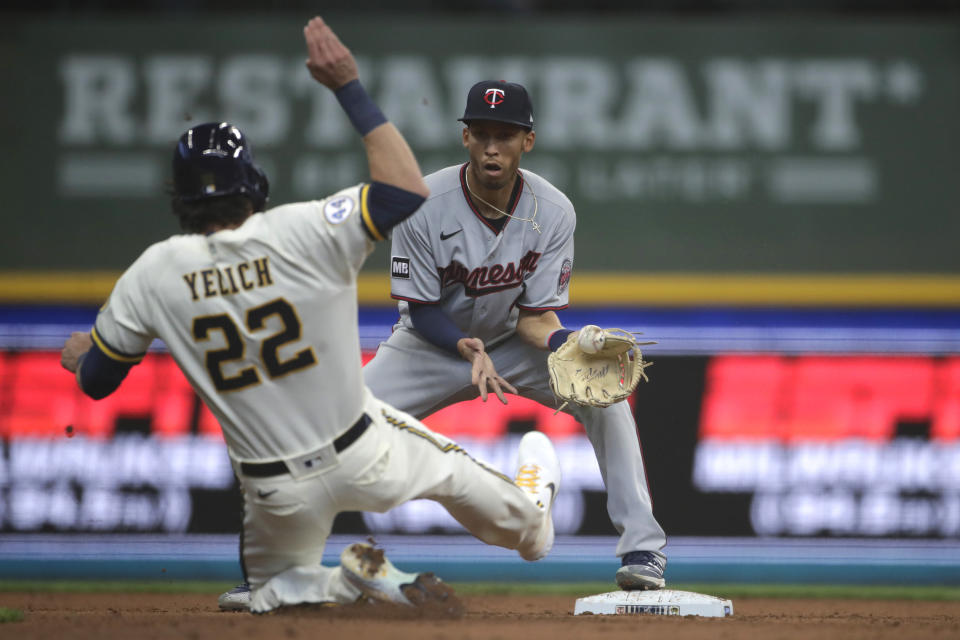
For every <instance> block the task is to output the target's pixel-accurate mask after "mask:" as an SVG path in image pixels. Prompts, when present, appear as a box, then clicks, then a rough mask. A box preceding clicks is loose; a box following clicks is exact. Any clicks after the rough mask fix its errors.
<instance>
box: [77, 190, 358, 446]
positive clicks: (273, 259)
mask: <svg viewBox="0 0 960 640" xmlns="http://www.w3.org/2000/svg"><path fill="white" fill-rule="evenodd" d="M366 188H367V187H366V186H364V185H358V186H355V187H350V188H348V189H344V190H343V191H340V192H339V193H337V194H335V195H333V196H331V197H329V198H327V199H325V200H322V201H311V202H300V203H295V204H289V205H284V206H281V207H277V208H274V209H271V210H269V211H267V212H265V213H258V214H254V215H253V216H251V217H250V218H249V219H247V220H246V221H245V222H244V223H243V225H242V226H240V227H238V228H236V229H228V230H223V231H218V232H216V233H212V234H209V235H200V234H192V235H177V236H173V237H171V238H169V239H167V240H165V241H163V242H158V243H157V244H154V245H153V246H151V247H149V248H148V249H147V250H146V251H144V253H143V254H142V255H141V256H140V257H139V258H138V259H137V261H136V262H134V263H133V265H132V266H131V267H130V268H129V269H127V271H126V272H125V273H124V274H123V276H122V277H121V278H120V280H119V281H118V282H117V284H116V286H115V288H114V290H113V293H112V294H111V295H110V298H109V300H108V301H107V304H106V305H104V307H103V309H101V311H100V314H99V315H98V316H97V320H96V324H95V327H94V331H93V332H92V334H93V338H94V340H95V341H96V342H97V344H98V346H100V348H101V349H102V350H103V351H104V352H105V353H106V354H107V355H108V356H110V357H112V358H114V359H118V360H121V361H126V362H137V361H139V359H140V358H142V357H143V355H144V353H145V352H146V350H147V348H148V346H149V345H150V343H151V341H152V340H153V339H154V338H160V339H161V340H163V341H164V342H165V343H166V344H167V347H168V348H169V349H170V352H171V353H172V355H173V357H174V359H175V360H176V362H177V364H178V365H179V366H180V368H181V369H182V370H183V372H184V374H185V375H186V376H187V378H188V379H189V381H190V383H191V384H192V385H193V388H194V389H196V391H197V393H198V394H199V395H200V396H201V397H202V398H203V401H204V402H205V403H206V404H207V406H208V407H210V409H211V410H212V411H213V413H214V414H215V415H216V417H217V419H218V420H219V422H220V425H221V426H222V427H223V433H224V438H225V439H226V442H227V446H228V448H229V450H230V454H231V457H232V458H234V459H235V460H237V461H247V462H254V461H269V460H277V459H281V458H287V457H290V456H296V455H299V454H302V453H305V452H307V451H311V450H315V449H317V448H318V447H319V446H323V445H325V444H327V443H330V442H332V441H333V440H334V439H335V438H336V437H337V436H338V435H340V434H341V433H342V432H343V431H344V430H345V429H347V428H349V427H350V425H352V424H353V423H354V422H355V421H356V420H357V419H358V418H359V417H360V415H361V413H362V411H363V403H364V394H365V388H364V385H363V377H362V374H361V360H360V343H359V337H358V330H357V290H356V277H357V272H358V271H359V269H360V266H361V265H362V264H363V261H364V260H365V259H366V257H367V256H368V255H369V253H370V252H371V251H372V249H373V243H372V242H371V241H370V239H369V238H368V236H367V234H366V233H365V232H364V229H363V226H362V224H361V222H360V221H359V220H358V218H362V219H363V222H364V223H366V224H369V216H368V212H367V211H366V209H365V200H362V197H365V195H366ZM368 228H369V227H368Z"/></svg>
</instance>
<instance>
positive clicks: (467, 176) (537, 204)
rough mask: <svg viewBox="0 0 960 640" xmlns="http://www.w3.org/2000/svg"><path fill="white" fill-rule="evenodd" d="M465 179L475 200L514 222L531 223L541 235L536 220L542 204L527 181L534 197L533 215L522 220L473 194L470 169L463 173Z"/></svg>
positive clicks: (468, 189) (525, 182)
mask: <svg viewBox="0 0 960 640" xmlns="http://www.w3.org/2000/svg"><path fill="white" fill-rule="evenodd" d="M463 179H464V182H465V183H466V185H467V191H469V192H470V195H472V196H473V197H474V198H476V199H477V200H479V201H480V202H482V203H483V204H485V205H487V206H488V207H490V208H491V209H493V210H494V211H496V212H497V213H502V214H503V215H505V216H507V217H508V218H513V219H514V220H518V221H520V222H529V223H530V226H531V227H533V230H534V231H536V232H537V233H538V234H539V233H540V225H539V223H537V221H536V219H535V218H536V217H537V211H539V209H540V202H539V201H538V200H537V195H536V194H535V193H534V192H533V187H531V186H530V185H527V181H526V180H524V181H523V183H524V184H525V185H526V186H527V189H528V190H529V191H530V195H531V196H533V215H532V216H530V217H529V218H521V217H520V216H514V215H511V214H509V213H507V212H506V211H504V210H503V209H501V208H499V207H495V206H494V205H492V204H490V203H489V202H487V201H486V200H484V199H483V198H481V197H480V196H478V195H477V194H476V193H474V192H473V189H471V188H470V170H469V169H467V170H466V171H464V173H463ZM522 179H523V178H522V177H521V180H522Z"/></svg>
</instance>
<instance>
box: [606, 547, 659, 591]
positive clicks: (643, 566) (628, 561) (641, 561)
mask: <svg viewBox="0 0 960 640" xmlns="http://www.w3.org/2000/svg"><path fill="white" fill-rule="evenodd" d="M621 564H622V565H623V566H621V567H620V568H619V569H618V570H617V586H618V587H620V588H621V589H623V590H624V591H645V590H656V589H663V587H664V586H665V585H666V584H667V581H666V580H664V578H663V570H664V569H666V567H667V560H666V558H663V557H662V556H659V555H657V554H656V553H652V552H650V551H631V552H630V553H628V554H626V555H625V556H623V560H622V562H621Z"/></svg>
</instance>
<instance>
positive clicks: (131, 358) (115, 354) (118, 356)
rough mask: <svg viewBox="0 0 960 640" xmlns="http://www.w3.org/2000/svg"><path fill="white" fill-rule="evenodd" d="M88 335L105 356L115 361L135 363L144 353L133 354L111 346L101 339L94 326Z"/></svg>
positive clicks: (141, 358)
mask: <svg viewBox="0 0 960 640" xmlns="http://www.w3.org/2000/svg"><path fill="white" fill-rule="evenodd" d="M90 337H91V338H92V339H93V343H94V344H95V345H96V346H97V347H99V348H100V351H102V352H103V353H104V354H105V355H106V356H108V357H109V358H111V359H112V360H116V361H117V362H124V363H128V364H137V363H138V362H140V361H141V360H143V356H145V355H146V353H134V354H130V353H124V352H123V351H120V350H119V349H115V348H113V347H112V346H111V345H110V343H108V342H107V341H106V340H104V339H103V336H101V335H100V334H99V333H97V328H96V327H94V328H93V330H91V331H90Z"/></svg>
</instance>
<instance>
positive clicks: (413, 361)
mask: <svg viewBox="0 0 960 640" xmlns="http://www.w3.org/2000/svg"><path fill="white" fill-rule="evenodd" d="M460 120H461V121H462V122H464V123H465V125H466V126H465V128H464V129H463V145H464V147H465V148H466V149H467V151H468V154H469V160H468V162H467V163H465V164H463V165H461V166H452V167H447V168H445V169H441V170H440V171H437V172H436V173H433V174H431V175H429V176H427V177H426V178H425V180H426V183H427V186H428V187H429V188H430V193H431V195H430V196H429V198H428V199H427V201H426V203H425V204H424V205H423V206H422V207H421V210H420V213H418V214H417V215H416V216H414V217H411V218H409V219H407V220H405V221H404V222H403V223H401V224H400V225H398V226H397V228H396V229H394V232H393V236H392V240H393V245H392V251H391V256H392V257H391V293H392V296H393V297H394V298H396V299H398V300H399V301H400V302H399V310H400V321H399V323H398V324H397V325H396V326H395V330H394V332H393V334H392V335H391V336H390V338H389V339H388V340H387V341H386V342H384V343H382V344H381V345H380V347H379V350H378V351H377V353H376V356H375V357H374V358H373V360H371V361H370V362H369V363H368V364H367V366H366V367H365V368H364V379H365V380H366V383H367V385H368V386H369V387H370V389H371V390H372V391H373V392H374V394H376V395H377V396H378V397H380V398H383V399H384V400H386V401H387V402H390V403H391V404H393V405H394V406H397V407H399V408H402V409H403V410H404V411H407V412H409V413H411V414H412V415H415V416H417V417H421V418H422V417H424V416H428V415H430V414H431V413H433V412H435V411H437V410H439V409H442V408H443V407H445V406H447V405H450V404H452V403H455V402H459V401H461V400H469V399H472V398H475V397H476V396H477V395H478V393H479V395H480V396H481V397H482V398H483V400H486V398H487V393H488V391H492V392H494V393H495V394H496V395H497V397H498V398H499V399H500V400H501V401H502V402H504V403H506V399H505V398H504V396H503V391H504V390H507V391H510V392H511V393H517V394H519V395H522V396H524V397H527V398H531V399H533V400H536V401H537V402H540V403H541V404H545V405H548V406H551V407H552V406H555V398H554V396H553V393H552V392H551V389H550V384H549V379H548V373H547V365H546V361H547V355H548V353H549V350H550V349H553V350H556V349H557V348H558V347H559V346H560V345H561V344H562V343H563V342H564V340H565V339H566V338H567V336H568V335H569V334H570V333H571V331H570V330H567V329H564V328H563V327H562V325H561V324H560V321H559V319H558V318H557V315H556V313H555V310H558V309H564V308H566V307H567V303H568V285H569V283H570V276H571V272H572V268H573V253H574V251H573V244H574V242H573V233H574V227H575V226H576V214H575V213H574V208H573V205H572V204H571V203H570V200H569V199H567V197H566V196H564V194H563V193H561V192H560V191H559V190H558V189H557V188H555V187H554V186H553V185H551V184H550V183H549V182H547V181H546V180H544V179H543V178H541V177H540V176H538V175H536V174H534V173H532V172H530V171H521V170H520V169H519V162H520V159H521V157H522V155H523V154H524V153H527V152H529V151H531V150H532V149H533V145H534V140H535V133H534V130H533V125H534V121H533V108H532V105H531V102H530V98H529V96H528V94H527V91H526V90H525V89H524V87H522V86H521V85H518V84H512V83H506V82H493V81H486V82H480V83H478V84H476V85H474V86H473V87H472V88H471V89H470V91H469V93H468V95H467V104H466V109H465V111H464V115H463V117H462V118H460ZM565 410H566V411H567V412H568V413H570V414H571V415H573V416H574V418H576V419H577V420H578V421H579V422H581V423H582V424H583V425H584V427H585V428H586V432H587V435H588V437H589V439H590V442H591V443H592V444H593V448H594V451H595V453H596V456H597V461H598V463H599V466H600V472H601V474H602V476H603V481H604V483H605V485H606V488H607V494H608V502H607V509H608V512H609V514H610V518H611V520H612V521H613V524H614V527H615V528H616V530H617V531H618V532H619V533H620V540H619V542H618V544H617V550H616V553H617V555H618V556H621V558H622V566H621V568H620V569H619V570H618V571H617V573H616V581H617V584H618V585H619V586H620V587H621V588H622V589H626V590H630V589H659V588H662V587H663V586H664V584H665V583H664V579H663V569H664V567H665V564H666V558H665V557H664V555H663V554H662V553H661V552H660V549H662V548H663V546H664V545H665V544H666V537H665V535H664V532H663V529H662V528H661V527H660V525H659V524H658V523H657V521H656V519H655V518H654V516H653V512H652V510H651V502H650V494H649V491H648V487H647V479H646V474H645V471H644V465H643V459H642V456H641V452H640V444H639V441H638V436H637V429H636V425H635V424H634V420H633V416H632V415H631V411H630V407H629V405H628V404H627V403H619V404H615V405H613V406H611V407H608V408H605V409H597V408H589V407H579V406H569V407H567V408H566V409H565Z"/></svg>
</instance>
